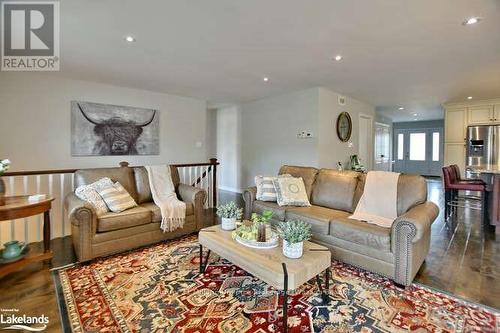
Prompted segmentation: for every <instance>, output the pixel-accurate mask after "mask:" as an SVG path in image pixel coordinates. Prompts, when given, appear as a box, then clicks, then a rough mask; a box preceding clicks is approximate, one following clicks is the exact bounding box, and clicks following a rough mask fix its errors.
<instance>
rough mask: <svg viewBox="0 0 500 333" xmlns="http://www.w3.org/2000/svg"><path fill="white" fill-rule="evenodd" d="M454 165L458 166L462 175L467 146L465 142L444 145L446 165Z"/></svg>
mask: <svg viewBox="0 0 500 333" xmlns="http://www.w3.org/2000/svg"><path fill="white" fill-rule="evenodd" d="M452 164H456V165H458V166H459V168H460V170H461V171H462V173H463V172H464V170H465V144H464V143H463V142H462V143H445V144H444V165H452ZM462 176H463V175H462Z"/></svg>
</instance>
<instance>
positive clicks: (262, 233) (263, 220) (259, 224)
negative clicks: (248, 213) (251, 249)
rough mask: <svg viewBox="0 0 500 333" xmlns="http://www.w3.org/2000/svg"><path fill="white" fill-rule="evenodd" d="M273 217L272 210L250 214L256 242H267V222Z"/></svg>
mask: <svg viewBox="0 0 500 333" xmlns="http://www.w3.org/2000/svg"><path fill="white" fill-rule="evenodd" d="M272 217H273V211H272V210H265V211H263V212H262V214H256V213H253V214H252V222H253V224H254V226H255V228H256V229H257V241H258V242H265V241H266V240H267V237H266V226H267V223H268V222H269V220H271V218H272Z"/></svg>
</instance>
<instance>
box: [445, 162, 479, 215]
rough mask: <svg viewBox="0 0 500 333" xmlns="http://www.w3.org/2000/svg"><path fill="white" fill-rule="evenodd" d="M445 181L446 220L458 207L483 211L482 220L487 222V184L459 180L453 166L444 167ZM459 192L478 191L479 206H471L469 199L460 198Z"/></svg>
mask: <svg viewBox="0 0 500 333" xmlns="http://www.w3.org/2000/svg"><path fill="white" fill-rule="evenodd" d="M443 180H444V193H445V194H444V202H445V209H444V210H445V218H448V217H449V215H450V213H451V212H452V211H453V210H455V209H456V208H458V207H461V208H470V209H474V210H480V211H481V220H482V221H483V222H486V209H487V205H486V197H487V192H486V184H485V183H484V182H468V181H467V180H459V179H458V178H457V173H456V171H455V168H453V166H447V167H443ZM458 191H477V192H480V193H481V197H480V200H481V202H480V203H478V204H471V203H470V202H469V201H467V199H468V198H465V199H464V198H459V197H458Z"/></svg>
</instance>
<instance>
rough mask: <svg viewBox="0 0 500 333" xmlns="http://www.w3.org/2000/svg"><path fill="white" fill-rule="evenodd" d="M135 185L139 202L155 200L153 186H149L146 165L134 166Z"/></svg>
mask: <svg viewBox="0 0 500 333" xmlns="http://www.w3.org/2000/svg"><path fill="white" fill-rule="evenodd" d="M134 179H135V186H136V188H137V203H138V204H142V203H144V202H151V201H153V196H152V194H151V188H150V187H149V176H148V172H147V171H146V168H145V167H135V168H134Z"/></svg>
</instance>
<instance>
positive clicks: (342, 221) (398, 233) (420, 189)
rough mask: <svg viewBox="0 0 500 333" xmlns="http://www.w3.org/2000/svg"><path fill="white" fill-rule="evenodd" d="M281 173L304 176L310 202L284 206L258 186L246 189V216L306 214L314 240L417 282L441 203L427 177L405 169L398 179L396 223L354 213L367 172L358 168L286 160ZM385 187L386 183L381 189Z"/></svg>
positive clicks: (346, 257) (349, 259) (336, 253)
mask: <svg viewBox="0 0 500 333" xmlns="http://www.w3.org/2000/svg"><path fill="white" fill-rule="evenodd" d="M279 174H291V175H292V176H294V177H302V178H303V180H304V184H305V187H306V191H307V194H308V196H309V200H310V202H311V206H310V207H280V206H278V204H277V203H275V202H263V201H258V200H256V199H255V194H256V188H255V187H251V188H248V189H247V190H245V191H244V193H243V199H244V200H245V217H246V218H249V216H250V214H251V213H252V212H256V213H262V212H263V211H264V210H272V211H273V212H274V216H273V220H272V221H271V222H272V223H277V222H279V221H287V220H302V221H305V222H308V223H310V224H311V226H312V227H311V230H312V233H313V239H312V241H313V242H316V243H319V244H322V245H325V246H327V247H329V248H330V249H331V251H332V256H333V257H334V258H335V259H338V260H340V261H343V262H346V263H349V264H352V265H354V266H358V267H361V268H364V269H367V270H369V271H372V272H375V273H378V274H381V275H383V276H386V277H389V278H391V279H393V280H394V281H395V282H396V283H399V284H402V285H409V284H411V282H412V280H413V278H414V277H415V275H416V274H417V272H418V269H419V268H420V266H421V265H422V263H423V261H424V259H425V257H426V255H427V253H428V252H429V244H430V237H431V224H432V223H433V222H434V220H435V219H436V217H437V216H438V213H439V209H438V207H437V206H436V205H435V204H434V203H432V202H429V201H427V185H426V182H425V179H424V178H422V177H421V176H417V175H405V174H403V175H401V176H400V177H399V182H398V195H397V197H398V200H397V210H398V216H399V217H398V218H397V219H396V220H395V221H394V223H393V225H392V227H391V228H383V227H380V226H377V225H374V224H369V223H366V222H363V221H358V220H352V219H349V218H348V216H350V215H352V212H353V211H354V209H355V208H356V205H357V203H358V201H359V199H360V197H361V195H362V193H363V188H364V181H365V175H364V174H362V173H357V172H354V171H343V172H339V171H337V170H332V169H316V168H312V167H298V166H288V165H285V166H282V167H281V169H280V171H279ZM383 194H384V189H380V195H383Z"/></svg>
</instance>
